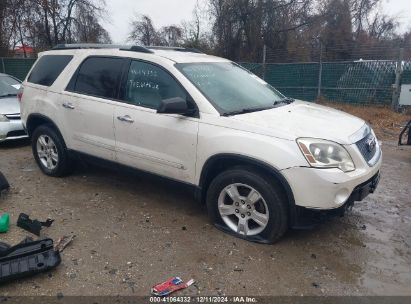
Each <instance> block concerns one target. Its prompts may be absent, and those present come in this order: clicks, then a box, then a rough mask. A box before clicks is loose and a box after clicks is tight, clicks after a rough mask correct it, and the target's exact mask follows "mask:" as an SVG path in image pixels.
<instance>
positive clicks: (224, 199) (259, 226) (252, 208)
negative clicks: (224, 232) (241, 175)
mask: <svg viewBox="0 0 411 304" xmlns="http://www.w3.org/2000/svg"><path fill="white" fill-rule="evenodd" d="M218 211H219V212H220V216H221V218H222V219H223V221H224V222H225V224H226V225H227V226H228V227H229V228H230V229H231V230H233V231H234V232H236V233H238V234H241V235H244V236H252V235H257V234H259V233H261V232H262V231H263V230H264V229H265V227H266V226H267V224H268V221H269V218H270V215H269V210H268V207H267V203H266V202H265V200H264V198H263V196H262V195H261V194H260V193H259V192H258V191H257V190H256V189H254V188H253V187H251V186H249V185H245V184H240V183H235V184H231V185H228V186H227V187H225V188H224V189H223V190H222V191H221V193H220V196H219V198H218Z"/></svg>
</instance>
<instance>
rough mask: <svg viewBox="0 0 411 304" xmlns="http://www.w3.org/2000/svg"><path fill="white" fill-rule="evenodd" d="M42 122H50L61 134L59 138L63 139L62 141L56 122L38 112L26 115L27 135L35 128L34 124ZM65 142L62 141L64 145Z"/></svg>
mask: <svg viewBox="0 0 411 304" xmlns="http://www.w3.org/2000/svg"><path fill="white" fill-rule="evenodd" d="M44 122H46V123H47V124H51V125H52V126H53V127H54V129H55V130H56V131H57V132H58V134H59V135H60V136H61V138H62V139H63V142H64V137H63V135H62V133H61V132H60V129H59V127H58V126H57V124H56V123H55V122H54V121H53V120H52V119H50V118H49V117H47V116H45V115H43V114H40V113H32V114H30V115H29V116H28V118H27V122H26V130H27V133H28V134H29V136H31V135H32V134H33V131H34V129H35V127H36V126H38V125H41V124H44ZM65 145H66V144H65V143H64V146H65Z"/></svg>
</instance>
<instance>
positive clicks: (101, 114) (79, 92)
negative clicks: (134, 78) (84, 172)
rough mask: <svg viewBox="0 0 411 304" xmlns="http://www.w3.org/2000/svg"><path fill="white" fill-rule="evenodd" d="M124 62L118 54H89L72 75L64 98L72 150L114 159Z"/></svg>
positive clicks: (63, 105)
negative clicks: (115, 112)
mask: <svg viewBox="0 0 411 304" xmlns="http://www.w3.org/2000/svg"><path fill="white" fill-rule="evenodd" d="M125 62H126V60H125V59H123V58H118V57H100V56H91V57H87V58H86V59H85V60H84V61H83V63H82V64H81V65H80V67H79V69H78V70H77V72H76V73H75V74H74V76H73V77H72V79H71V81H70V83H69V85H68V87H67V89H66V91H65V92H64V93H63V96H62V98H61V106H62V107H63V111H64V119H65V130H66V132H67V135H68V136H67V137H68V140H67V139H66V141H68V142H69V147H70V148H71V149H73V150H76V151H79V152H82V153H85V154H89V155H92V156H96V157H100V158H103V159H107V160H114V159H115V138H114V129H113V127H114V126H113V114H114V105H115V103H116V100H117V98H118V93H119V85H120V81H121V75H122V69H123V65H124V63H125Z"/></svg>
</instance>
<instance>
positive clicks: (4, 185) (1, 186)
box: [0, 172, 10, 192]
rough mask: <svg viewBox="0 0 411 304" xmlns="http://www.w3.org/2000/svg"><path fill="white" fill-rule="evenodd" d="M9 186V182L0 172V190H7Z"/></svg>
mask: <svg viewBox="0 0 411 304" xmlns="http://www.w3.org/2000/svg"><path fill="white" fill-rule="evenodd" d="M9 188H10V184H9V182H8V181H7V179H6V178H5V177H4V175H3V173H1V172H0V192H2V191H4V190H8V189H9Z"/></svg>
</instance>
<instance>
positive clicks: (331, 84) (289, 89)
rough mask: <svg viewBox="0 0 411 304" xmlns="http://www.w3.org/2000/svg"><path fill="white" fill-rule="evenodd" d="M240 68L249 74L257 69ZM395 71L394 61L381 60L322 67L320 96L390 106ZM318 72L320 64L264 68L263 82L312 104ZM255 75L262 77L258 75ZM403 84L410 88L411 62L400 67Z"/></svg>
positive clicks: (333, 99)
mask: <svg viewBox="0 0 411 304" xmlns="http://www.w3.org/2000/svg"><path fill="white" fill-rule="evenodd" d="M241 64H242V65H243V66H244V67H245V68H247V69H249V70H250V71H252V72H254V71H253V69H255V67H256V66H258V64H255V63H241ZM260 66H261V68H260V69H259V70H261V71H263V70H264V69H263V66H262V65H261V64H260ZM396 67H397V62H396V61H383V60H378V61H376V60H375V61H354V62H325V63H322V77H321V96H322V97H323V98H325V99H326V100H329V101H339V102H346V103H353V104H387V105H389V104H391V98H392V84H393V83H395V72H396ZM319 68H320V64H319V63H286V64H272V63H270V64H266V67H265V80H266V81H267V82H268V83H269V84H270V85H272V86H273V87H275V88H276V89H278V90H279V91H280V92H282V93H283V94H284V95H286V96H289V97H293V98H296V99H303V100H307V101H314V100H316V99H317V94H318V78H319ZM256 74H257V75H259V76H261V72H259V73H256ZM402 83H408V84H411V62H406V63H404V64H403V73H402Z"/></svg>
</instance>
